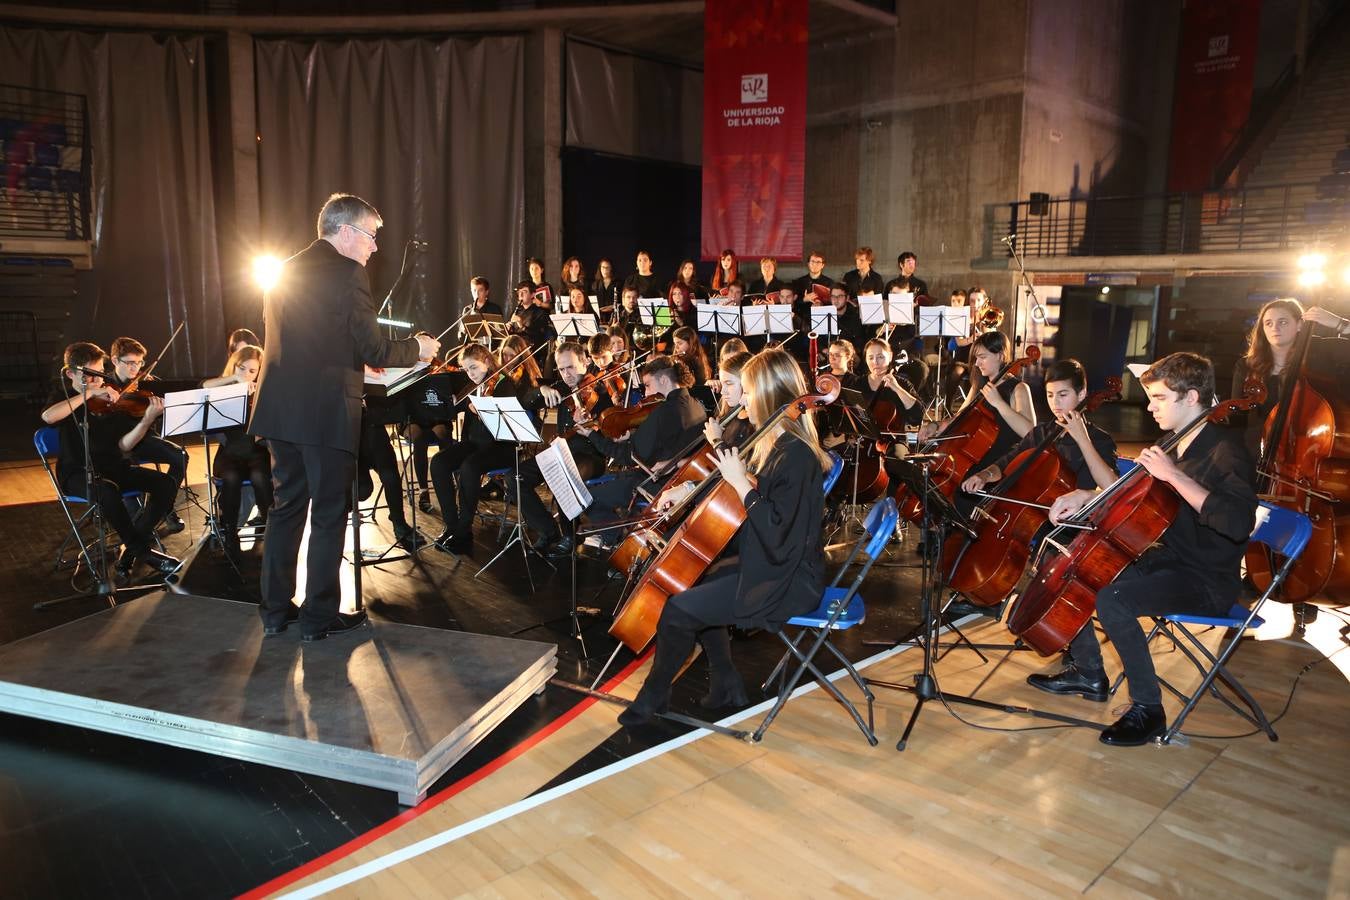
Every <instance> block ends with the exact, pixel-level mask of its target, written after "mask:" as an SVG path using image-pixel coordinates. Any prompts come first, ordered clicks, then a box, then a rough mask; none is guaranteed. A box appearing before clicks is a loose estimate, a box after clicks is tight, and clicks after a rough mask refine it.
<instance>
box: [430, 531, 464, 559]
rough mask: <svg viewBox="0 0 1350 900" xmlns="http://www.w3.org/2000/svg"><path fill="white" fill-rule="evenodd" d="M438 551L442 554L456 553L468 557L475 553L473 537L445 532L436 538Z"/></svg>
mask: <svg viewBox="0 0 1350 900" xmlns="http://www.w3.org/2000/svg"><path fill="white" fill-rule="evenodd" d="M436 549H437V550H439V551H441V552H442V553H454V554H456V555H458V556H467V555H468V554H469V553H471V552H473V535H472V534H466V535H461V534H458V533H457V532H454V531H444V532H442V533H441V536H440V537H438V538H436Z"/></svg>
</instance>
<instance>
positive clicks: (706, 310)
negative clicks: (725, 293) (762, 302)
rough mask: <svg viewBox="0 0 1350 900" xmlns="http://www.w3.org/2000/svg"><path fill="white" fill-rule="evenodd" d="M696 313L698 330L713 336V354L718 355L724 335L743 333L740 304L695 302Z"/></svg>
mask: <svg viewBox="0 0 1350 900" xmlns="http://www.w3.org/2000/svg"><path fill="white" fill-rule="evenodd" d="M694 314H695V315H696V316H697V317H698V330H699V331H700V332H702V333H704V334H711V335H712V336H713V354H714V355H716V353H717V350H718V346H719V345H720V344H721V338H722V335H724V334H728V335H738V334H740V333H741V308H740V307H739V306H718V305H717V304H715V303H695V304H694Z"/></svg>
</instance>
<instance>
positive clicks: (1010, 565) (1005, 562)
mask: <svg viewBox="0 0 1350 900" xmlns="http://www.w3.org/2000/svg"><path fill="white" fill-rule="evenodd" d="M1120 388H1121V382H1120V379H1119V378H1117V377H1114V376H1113V377H1111V378H1108V379H1107V380H1106V388H1105V389H1104V390H1100V391H1094V392H1093V393H1092V394H1090V395H1089V396H1088V397H1086V398H1085V399H1084V400H1083V402H1082V403H1081V404H1079V407H1078V410H1079V412H1082V413H1089V412H1094V411H1096V410H1097V409H1098V408H1099V407H1100V406H1101V405H1102V404H1103V403H1109V402H1111V401H1114V400H1119V399H1120ZM1064 432H1065V428H1064V426H1063V425H1060V426H1059V427H1057V428H1054V429H1051V431H1050V433H1049V434H1047V435H1046V436H1045V439H1044V440H1042V441H1041V442H1040V443H1039V444H1038V445H1037V446H1035V447H1031V448H1029V449H1027V450H1023V451H1022V452H1021V453H1019V454H1018V455H1017V456H1016V457H1014V459H1013V460H1012V462H1010V463H1009V464H1008V471H1007V472H1005V473H1004V475H1003V477H1002V478H1001V479H999V481H998V482H997V483H996V484H995V486H994V488H993V489H992V490H990V491H988V492H986V493H987V496H986V497H985V498H984V499H983V500H981V502H980V506H979V507H978V509H977V510H976V511H975V514H974V515H973V516H971V523H972V524H973V525H974V527H975V536H974V537H970V536H968V535H965V534H954V535H952V536H951V537H949V538H948V539H947V542H946V544H945V545H944V546H943V548H942V571H944V572H947V573H949V574H948V576H947V586H948V587H949V588H951V589H952V590H954V591H957V592H958V593H960V594H962V595H964V596H965V597H966V599H968V600H970V602H971V603H974V604H976V605H978V606H997V605H998V604H1000V603H1002V602H1003V601H1004V599H1006V598H1007V596H1008V595H1009V594H1010V593H1012V590H1013V588H1014V587H1016V585H1017V582H1018V581H1019V580H1020V579H1021V577H1022V572H1023V571H1025V570H1026V566H1027V560H1028V559H1030V558H1031V541H1032V538H1034V537H1035V535H1036V532H1038V531H1039V530H1040V529H1041V526H1042V525H1044V524H1045V522H1046V518H1047V516H1046V514H1047V512H1048V511H1049V506H1050V504H1051V503H1053V502H1054V501H1055V500H1056V499H1057V498H1058V497H1060V496H1062V495H1064V494H1067V493H1068V492H1069V491H1072V490H1074V489H1075V488H1076V487H1077V486H1078V484H1077V479H1076V477H1075V475H1074V472H1073V471H1072V470H1071V469H1070V468H1069V466H1068V465H1067V464H1066V463H1065V462H1064V459H1063V457H1061V456H1060V455H1059V452H1058V451H1057V450H1056V449H1055V442H1056V441H1058V440H1059V439H1060V437H1061V436H1063V434H1064Z"/></svg>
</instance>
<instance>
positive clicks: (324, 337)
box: [248, 194, 440, 641]
mask: <svg viewBox="0 0 1350 900" xmlns="http://www.w3.org/2000/svg"><path fill="white" fill-rule="evenodd" d="M382 224H383V222H382V220H381V219H380V214H379V212H377V211H376V209H375V207H373V206H371V205H370V204H369V203H367V202H365V201H364V200H362V199H361V198H359V197H356V196H353V195H351V194H334V195H332V196H331V197H329V198H328V201H327V202H326V203H324V205H323V209H321V210H320V211H319V221H318V231H319V239H318V240H316V241H315V242H314V243H312V244H310V245H309V246H308V247H306V248H305V249H304V250H302V251H300V252H299V253H297V254H296V255H295V256H292V257H291V258H290V259H288V260H287V261H286V263H285V265H284V268H283V270H282V274H281V278H280V279H279V281H278V283H277V285H276V286H275V287H273V288H272V289H271V290H270V291H269V292H268V293H267V296H266V298H265V300H264V302H263V319H264V323H265V325H266V332H265V335H266V338H265V339H266V353H265V354H264V356H263V366H262V373H261V374H260V375H259V377H258V393H257V397H256V399H255V402H254V405H253V416H252V418H251V419H250V420H249V426H248V431H249V434H252V435H256V436H257V437H260V438H263V439H265V440H266V441H267V445H268V448H269V449H270V451H271V454H272V481H273V485H274V488H275V492H276V498H275V505H274V506H273V507H272V512H271V515H270V516H269V518H268V520H267V539H266V541H265V543H264V548H263V568H262V606H261V607H260V612H261V615H262V621H263V633H264V634H265V635H269V636H270V635H277V634H281V633H282V632H283V631H285V630H286V626H287V625H288V624H289V623H290V622H291V621H293V620H294V619H295V618H296V615H295V611H294V609H293V607H292V606H291V599H292V597H293V596H294V594H295V578H296V559H297V557H298V555H299V551H300V539H301V537H302V536H303V534H304V529H305V515H306V513H308V514H309V519H310V536H309V545H308V548H307V550H306V577H305V598H304V605H303V607H302V608H301V611H300V613H299V616H298V618H299V620H300V636H301V639H302V640H304V641H319V640H323V639H324V638H325V637H326V636H328V635H330V634H339V633H343V632H347V631H351V630H352V629H355V628H358V627H360V626H361V625H364V624H365V621H366V614H365V612H364V611H358V612H357V613H356V614H355V615H341V614H339V612H338V605H339V602H340V600H341V589H340V586H339V582H338V573H339V570H340V568H341V563H342V544H343V536H344V535H343V532H344V527H345V525H346V519H347V509H348V504H349V499H348V494H349V491H350V488H351V484H352V477H353V473H354V471H355V467H356V448H357V444H358V441H359V436H360V428H361V402H362V400H361V397H362V394H363V391H364V388H363V384H362V381H363V379H362V371H363V370H362V363H365V364H367V365H370V366H376V367H380V366H411V365H413V364H414V363H415V362H416V361H417V360H418V358H419V357H420V358H423V359H429V358H430V357H432V356H433V355H435V352H436V350H437V349H438V348H439V347H440V343H439V342H438V341H437V340H435V339H434V338H431V337H429V336H427V335H419V336H417V337H415V338H407V339H406V340H401V341H391V340H387V339H386V338H385V337H384V336H382V335H381V333H380V328H379V325H378V323H377V322H376V321H375V302H374V300H373V299H372V298H371V295H370V280H369V278H368V277H367V275H366V270H365V265H366V261H367V260H369V259H370V257H371V254H373V253H374V252H375V250H376V246H375V232H376V231H377V230H378V229H379V227H380V226H381V225H382Z"/></svg>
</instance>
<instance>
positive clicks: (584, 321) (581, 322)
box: [548, 313, 600, 338]
mask: <svg viewBox="0 0 1350 900" xmlns="http://www.w3.org/2000/svg"><path fill="white" fill-rule="evenodd" d="M548 319H549V321H550V322H552V323H553V330H554V331H556V332H557V333H558V337H560V338H588V337H590V336H591V335H594V334H598V333H599V332H600V322H599V320H598V319H596V317H595V316H594V315H592V314H591V313H555V314H553V315H551V316H549V317H548Z"/></svg>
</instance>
